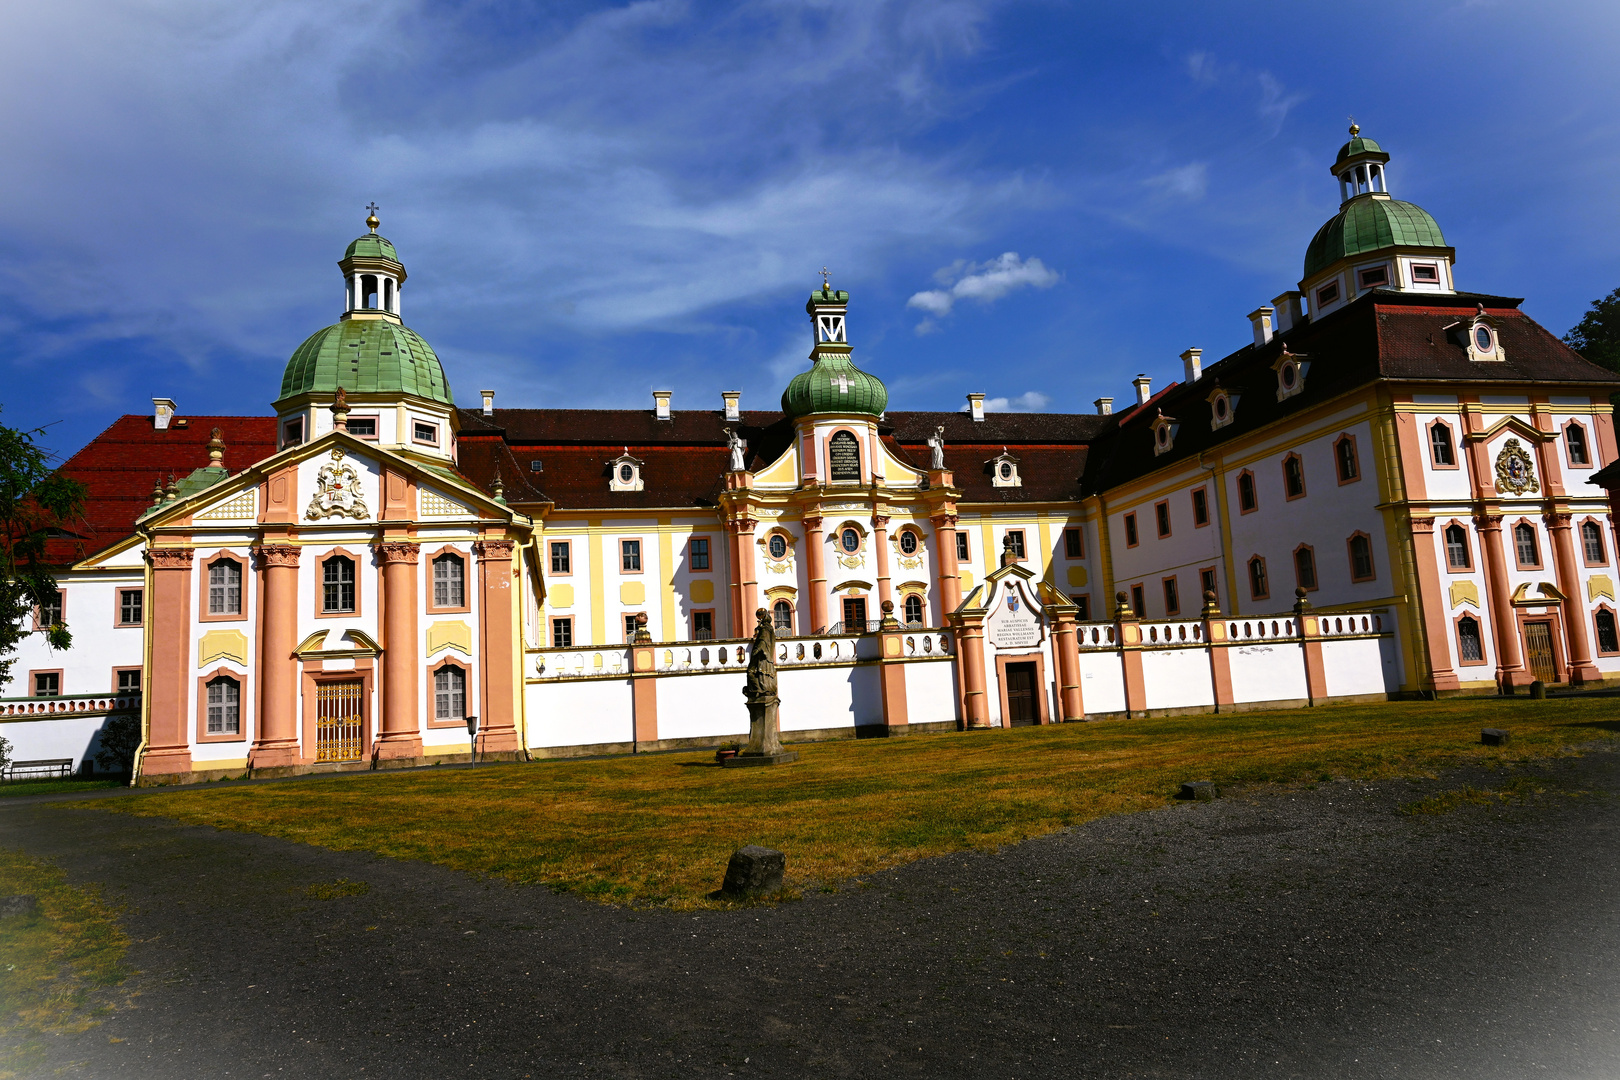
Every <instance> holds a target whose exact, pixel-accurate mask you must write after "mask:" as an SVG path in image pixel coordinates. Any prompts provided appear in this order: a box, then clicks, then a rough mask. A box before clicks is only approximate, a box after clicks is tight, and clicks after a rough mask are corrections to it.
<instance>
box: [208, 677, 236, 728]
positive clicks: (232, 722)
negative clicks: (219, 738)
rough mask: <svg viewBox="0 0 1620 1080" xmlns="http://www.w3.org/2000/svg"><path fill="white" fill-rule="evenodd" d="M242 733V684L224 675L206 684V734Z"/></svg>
mask: <svg viewBox="0 0 1620 1080" xmlns="http://www.w3.org/2000/svg"><path fill="white" fill-rule="evenodd" d="M241 733H242V684H241V683H239V682H237V681H236V680H235V679H232V678H230V677H229V676H226V675H221V676H220V677H219V678H217V679H210V680H209V682H208V734H210V735H240V734H241Z"/></svg>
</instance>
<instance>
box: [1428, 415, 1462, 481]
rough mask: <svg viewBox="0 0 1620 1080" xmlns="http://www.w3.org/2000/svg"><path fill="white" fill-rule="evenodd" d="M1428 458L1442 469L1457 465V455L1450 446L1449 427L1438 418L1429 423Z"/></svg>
mask: <svg viewBox="0 0 1620 1080" xmlns="http://www.w3.org/2000/svg"><path fill="white" fill-rule="evenodd" d="M1429 460H1430V461H1432V462H1433V463H1434V464H1435V465H1437V466H1439V467H1440V468H1443V469H1453V468H1456V466H1457V455H1456V454H1455V453H1454V452H1453V450H1452V446H1451V428H1449V427H1447V426H1446V425H1445V424H1442V423H1441V422H1440V421H1438V420H1436V421H1435V422H1434V423H1432V424H1430V425H1429Z"/></svg>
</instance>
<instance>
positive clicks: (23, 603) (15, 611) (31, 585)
mask: <svg viewBox="0 0 1620 1080" xmlns="http://www.w3.org/2000/svg"><path fill="white" fill-rule="evenodd" d="M43 434H44V429H43V428H39V429H35V430H33V431H23V430H19V429H16V428H9V427H6V426H5V425H4V424H0V684H3V683H5V682H6V681H7V680H8V679H9V678H10V677H11V665H12V664H14V663H15V662H16V658H15V657H14V656H12V655H11V654H12V653H15V652H16V651H17V646H18V644H19V643H20V642H21V641H22V639H23V638H24V637H26V636H27V635H28V634H31V633H35V632H36V631H34V629H33V619H32V618H31V617H30V615H31V613H32V612H33V609H34V607H35V606H36V605H38V604H39V602H40V601H41V599H47V600H54V599H55V597H56V579H55V578H54V577H52V576H51V573H50V571H49V569H48V568H47V567H46V566H45V541H46V538H47V537H48V536H49V535H50V530H51V529H52V528H53V527H55V526H57V525H58V524H59V523H61V522H64V521H71V520H73V519H75V518H77V517H78V516H79V515H80V513H81V512H82V511H83V509H84V496H85V489H84V485H83V484H81V483H79V482H78V481H77V480H70V479H68V478H67V477H65V476H62V475H61V474H59V473H58V472H56V471H55V470H54V469H53V468H51V454H50V452H49V451H47V450H46V449H45V448H44V447H42V446H40V445H39V443H38V442H37V441H36V439H37V438H38V437H39V436H40V435H43ZM39 632H40V633H43V634H44V635H45V638H46V640H47V641H48V642H49V643H50V646H51V648H53V649H66V648H67V647H68V646H69V645H71V644H72V643H73V638H72V636H71V635H70V634H69V633H68V629H67V627H66V626H64V625H62V624H60V623H58V624H57V625H55V626H51V627H48V628H46V629H45V630H43V631H39Z"/></svg>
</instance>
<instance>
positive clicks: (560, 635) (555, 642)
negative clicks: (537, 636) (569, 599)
mask: <svg viewBox="0 0 1620 1080" xmlns="http://www.w3.org/2000/svg"><path fill="white" fill-rule="evenodd" d="M551 647H552V648H553V649H572V648H573V647H574V620H573V618H572V617H568V618H562V619H552V620H551Z"/></svg>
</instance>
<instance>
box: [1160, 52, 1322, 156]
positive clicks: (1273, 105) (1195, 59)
mask: <svg viewBox="0 0 1620 1080" xmlns="http://www.w3.org/2000/svg"><path fill="white" fill-rule="evenodd" d="M1186 66H1187V77H1188V78H1189V79H1191V80H1192V81H1193V82H1194V83H1195V84H1196V85H1198V86H1200V87H1212V86H1215V85H1217V84H1220V83H1227V84H1237V85H1243V84H1248V85H1250V86H1258V87H1259V90H1260V100H1259V101H1258V102H1257V103H1256V104H1255V114H1256V115H1257V116H1259V117H1260V119H1261V120H1262V121H1264V122H1265V124H1266V126H1267V129H1268V132H1267V134H1268V135H1270V136H1273V137H1275V136H1276V135H1277V134H1278V133H1279V132H1281V131H1282V127H1283V123H1284V122H1285V121H1286V120H1287V119H1288V114H1289V112H1290V111H1292V109H1293V108H1294V106H1296V105H1298V104H1300V103H1301V102H1303V101H1305V100H1306V98H1307V97H1308V96H1309V95H1307V94H1303V93H1298V92H1291V91H1289V90H1288V88H1287V87H1285V86H1283V84H1282V82H1281V81H1280V80H1278V78H1277V77H1276V76H1275V75H1273V74H1272V73H1271V72H1270V71H1266V70H1264V69H1260V70H1255V69H1251V68H1245V67H1243V66H1241V65H1239V64H1222V63H1220V62H1219V61H1218V60H1216V58H1215V54H1214V53H1211V52H1208V51H1206V50H1199V51H1197V52H1192V53H1188V54H1187V60H1186Z"/></svg>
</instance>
